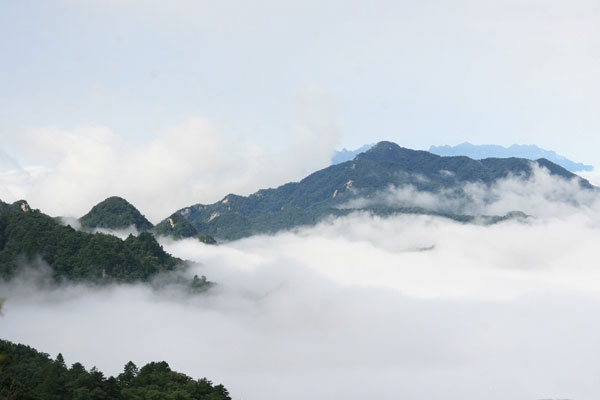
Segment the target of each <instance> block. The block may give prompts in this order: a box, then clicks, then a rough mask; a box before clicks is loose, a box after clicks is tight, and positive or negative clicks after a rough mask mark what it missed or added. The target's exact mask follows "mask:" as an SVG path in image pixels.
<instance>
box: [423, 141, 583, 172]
mask: <svg viewBox="0 0 600 400" xmlns="http://www.w3.org/2000/svg"><path fill="white" fill-rule="evenodd" d="M429 151H430V152H431V153H434V154H437V155H440V156H459V155H460V156H467V157H470V158H472V159H475V160H479V159H484V158H490V157H494V158H509V157H517V158H525V159H529V160H537V159H540V158H546V159H547V160H549V161H552V162H553V163H555V164H557V165H560V166H561V167H563V168H565V169H567V170H569V171H571V172H579V171H591V170H593V166H591V165H586V164H583V163H579V162H575V161H572V160H569V159H568V158H566V157H565V156H562V155H560V154H557V153H556V152H555V151H552V150H546V149H543V148H541V147H538V146H536V145H519V144H513V145H510V146H509V147H504V146H499V145H493V144H484V145H475V144H471V143H469V142H464V143H461V144H458V145H456V146H449V145H442V146H431V147H430V148H429Z"/></svg>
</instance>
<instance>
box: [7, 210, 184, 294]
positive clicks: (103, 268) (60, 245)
mask: <svg viewBox="0 0 600 400" xmlns="http://www.w3.org/2000/svg"><path fill="white" fill-rule="evenodd" d="M40 260H41V261H43V262H45V263H47V264H48V265H49V266H50V267H51V269H52V275H53V277H54V278H56V279H69V280H85V281H118V282H133V281H144V280H148V279H149V278H151V277H153V276H154V275H156V274H158V273H160V272H167V271H174V270H175V269H177V268H178V267H180V266H183V262H182V260H180V259H178V258H175V257H172V256H171V255H169V254H168V253H166V252H165V251H164V250H163V248H162V247H161V246H160V245H159V244H158V242H157V241H156V239H155V238H154V236H152V235H151V234H150V233H147V232H143V233H141V234H140V235H139V236H137V237H135V236H131V235H130V236H129V237H128V238H127V239H125V240H121V239H119V238H117V237H115V236H112V235H106V234H102V233H87V232H81V231H77V230H75V229H73V228H71V227H70V226H63V225H61V224H59V223H58V222H57V221H56V220H55V219H54V218H52V217H50V216H48V215H46V214H43V213H42V212H40V211H39V210H32V209H30V207H29V205H28V204H27V202H25V201H19V202H16V203H14V204H12V205H9V204H6V203H3V202H0V277H1V278H5V279H9V278H11V277H12V276H14V274H15V273H16V272H17V270H19V269H20V268H21V267H22V266H23V265H34V266H35V265H37V266H40V267H41V264H40V262H39V261H40Z"/></svg>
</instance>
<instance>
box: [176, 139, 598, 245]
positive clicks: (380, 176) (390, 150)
mask: <svg viewBox="0 0 600 400" xmlns="http://www.w3.org/2000/svg"><path fill="white" fill-rule="evenodd" d="M535 164H537V165H538V166H542V167H545V168H547V169H548V171H549V172H550V173H551V174H553V175H557V176H560V177H564V178H567V179H571V178H576V179H579V180H580V184H581V185H582V187H587V188H591V187H592V186H591V185H590V184H589V182H587V181H586V180H584V179H581V178H578V177H577V176H576V175H575V174H573V173H571V172H569V171H568V170H566V169H565V168H563V167H561V166H559V165H557V164H555V163H552V162H551V161H548V160H547V159H544V158H542V159H539V160H537V161H533V162H532V161H530V160H526V159H523V158H489V159H484V160H473V159H471V158H468V157H464V156H456V157H442V156H439V155H436V154H432V153H429V152H426V151H416V150H410V149H406V148H403V147H400V146H398V145H397V144H395V143H391V142H380V143H378V144H376V145H374V146H372V147H371V148H370V149H369V150H368V151H366V152H362V153H360V154H358V155H357V156H356V157H355V158H354V159H353V160H351V161H345V162H342V163H340V164H336V165H332V166H330V167H327V168H325V169H322V170H320V171H317V172H315V173H313V174H311V175H309V176H307V177H306V178H304V179H302V180H301V181H300V182H293V183H286V184H285V185H282V186H280V187H278V188H275V189H262V190H259V191H258V192H256V193H254V194H251V195H250V196H239V195H235V194H229V195H227V196H225V197H224V198H223V199H222V200H221V201H219V202H217V203H214V204H208V205H204V204H195V205H191V206H189V207H185V208H182V209H180V210H179V211H178V212H177V213H178V214H180V215H181V216H183V217H184V218H185V219H186V220H187V221H189V222H190V223H191V224H192V225H193V226H194V227H195V228H196V229H197V230H198V231H199V232H203V233H205V234H209V235H211V236H213V237H215V238H217V239H224V240H233V239H239V238H243V237H246V236H250V235H253V234H258V233H273V232H276V231H278V230H281V229H289V228H293V227H296V226H299V225H311V224H315V223H317V222H318V221H320V220H322V219H323V218H326V217H328V216H337V215H345V214H348V213H350V212H352V211H354V210H352V209H348V208H345V207H344V205H345V204H347V203H348V202H349V201H350V200H353V199H357V198H368V197H371V196H374V195H375V194H376V193H378V192H381V191H383V190H385V189H387V188H389V187H390V186H402V185H412V186H413V187H415V188H416V189H417V190H424V191H436V190H440V189H443V188H455V187H457V186H460V185H461V184H463V183H467V182H481V183H484V184H491V183H493V182H495V181H497V180H498V179H501V178H504V177H507V176H508V175H509V174H515V175H522V176H529V175H530V174H531V172H532V165H535ZM371 211H373V212H379V213H391V212H413V213H430V214H432V213H434V212H432V211H431V210H425V209H421V208H410V209H402V208H398V209H389V208H386V209H383V210H382V209H372V208H371ZM450 217H452V218H455V219H459V220H468V218H469V217H468V216H460V215H451V216H450Z"/></svg>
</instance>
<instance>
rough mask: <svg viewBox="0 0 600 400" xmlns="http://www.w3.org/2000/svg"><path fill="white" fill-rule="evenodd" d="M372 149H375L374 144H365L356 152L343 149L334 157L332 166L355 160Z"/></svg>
mask: <svg viewBox="0 0 600 400" xmlns="http://www.w3.org/2000/svg"><path fill="white" fill-rule="evenodd" d="M371 147H373V144H365V145H364V146H362V147H359V148H358V149H356V150H348V149H342V150H339V151H336V152H335V154H334V155H333V157H332V158H331V165H335V164H341V163H343V162H345V161H350V160H354V157H356V156H357V155H359V154H360V153H364V152H365V151H367V150H369V149H370V148H371Z"/></svg>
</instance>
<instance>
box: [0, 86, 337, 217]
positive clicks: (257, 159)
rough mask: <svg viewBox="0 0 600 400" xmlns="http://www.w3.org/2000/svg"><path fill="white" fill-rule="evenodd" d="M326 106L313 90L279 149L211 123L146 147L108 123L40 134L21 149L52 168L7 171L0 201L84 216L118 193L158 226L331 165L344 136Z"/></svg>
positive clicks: (193, 122)
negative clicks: (187, 210)
mask: <svg viewBox="0 0 600 400" xmlns="http://www.w3.org/2000/svg"><path fill="white" fill-rule="evenodd" d="M326 102H327V100H326V97H325V95H324V94H323V92H322V91H321V90H320V89H318V87H309V88H308V89H307V91H306V92H305V93H304V94H303V95H302V99H301V102H300V103H301V104H300V105H299V108H300V111H301V112H300V115H299V118H298V120H297V121H298V122H297V125H296V126H295V127H294V128H293V132H294V134H293V135H292V136H291V138H290V139H289V141H288V142H286V143H284V148H283V149H279V150H277V149H274V148H266V147H261V146H259V145H257V144H254V143H253V142H249V141H241V140H236V139H235V138H233V137H228V136H226V135H224V134H223V133H222V132H220V131H219V130H218V129H217V128H216V127H215V126H214V125H213V124H212V123H211V122H210V121H209V120H208V119H206V118H193V119H190V120H189V121H188V122H186V123H184V124H181V125H179V126H175V127H171V128H168V129H166V130H164V132H163V133H162V134H161V135H159V136H157V137H154V138H152V139H151V140H149V141H147V142H144V143H140V142H135V141H133V140H129V139H128V138H127V137H126V136H123V135H119V134H117V133H115V132H114V131H112V130H111V129H109V128H107V127H102V126H87V127H79V128H76V129H73V130H63V129H56V128H52V129H50V128H44V129H34V130H31V131H29V132H27V134H25V135H23V136H22V137H21V138H20V145H21V148H22V149H23V150H24V151H25V152H26V154H27V156H28V158H29V159H34V160H36V162H38V163H44V165H46V166H44V167H41V166H29V167H26V168H24V169H21V170H14V169H11V170H8V171H6V172H2V173H0V190H1V192H0V199H2V200H4V201H14V200H16V199H18V198H26V199H27V200H28V201H29V202H30V203H31V204H32V206H33V207H36V208H40V209H42V211H44V212H46V213H49V214H51V215H66V216H81V215H83V214H84V213H86V212H87V211H88V210H89V209H90V208H91V207H92V206H93V205H94V204H96V203H97V202H99V201H101V200H103V199H104V198H106V197H108V196H113V195H117V196H121V197H124V198H126V199H127V200H129V201H130V202H132V203H133V204H134V205H135V206H136V207H138V208H139V209H140V211H141V212H142V213H146V214H147V216H148V217H149V218H150V219H151V220H153V222H158V221H159V220H161V219H162V218H165V217H166V216H168V215H169V214H171V213H172V212H174V211H176V210H177V209H179V208H182V207H185V206H188V205H191V204H195V203H210V202H214V201H217V200H219V199H220V198H222V197H223V196H224V195H226V194H228V193H232V192H233V193H238V194H250V193H252V192H254V191H256V190H258V189H261V188H264V187H271V186H278V185H281V184H283V183H286V182H288V181H290V180H295V179H300V178H302V177H303V175H304V174H306V173H308V172H312V171H313V170H316V169H319V168H322V167H325V166H327V165H328V163H329V160H330V157H331V154H332V153H333V151H334V149H335V147H336V145H337V132H336V130H335V127H334V125H333V123H332V119H331V116H330V114H329V111H328V110H327V109H323V107H322V105H323V104H326ZM275 166H277V167H275Z"/></svg>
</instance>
